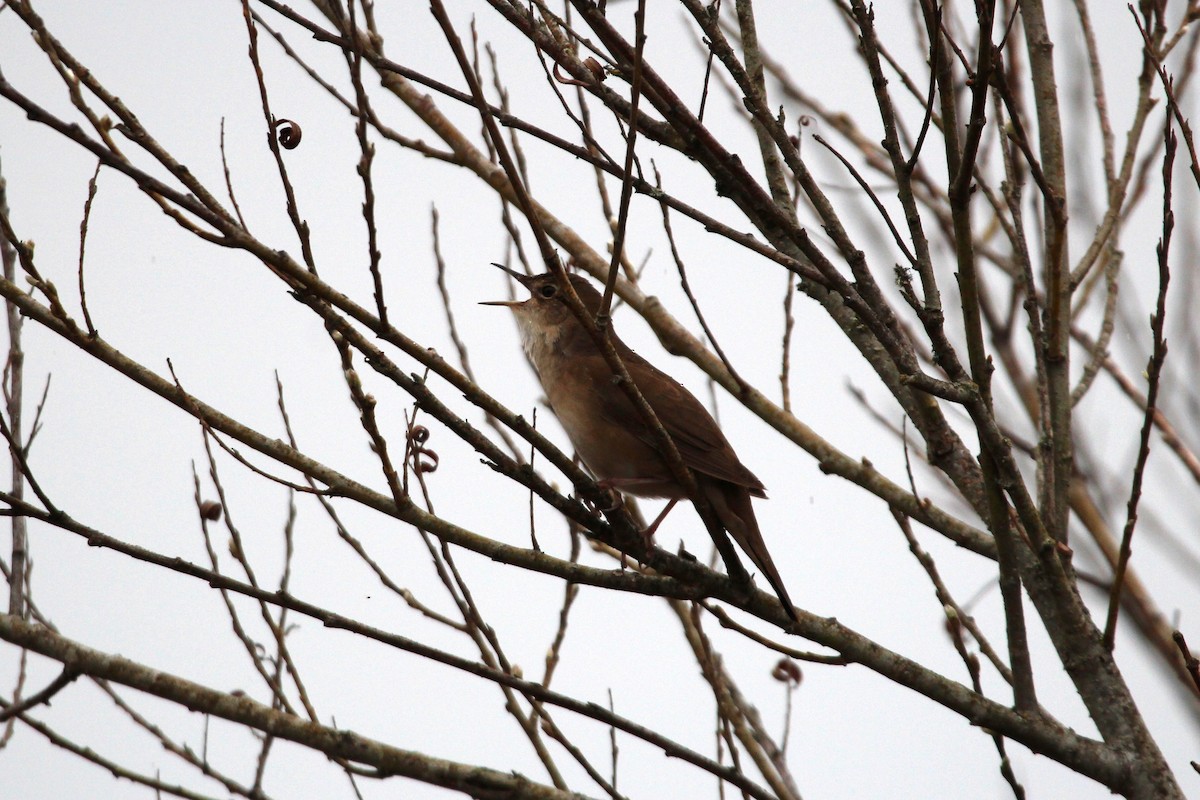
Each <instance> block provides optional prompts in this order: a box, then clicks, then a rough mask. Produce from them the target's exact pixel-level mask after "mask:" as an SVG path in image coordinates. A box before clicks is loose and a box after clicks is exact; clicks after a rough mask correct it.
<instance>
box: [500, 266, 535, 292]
mask: <svg viewBox="0 0 1200 800" xmlns="http://www.w3.org/2000/svg"><path fill="white" fill-rule="evenodd" d="M492 266H493V267H495V268H496V269H499V270H503V271H504V272H507V273H508V274H509V275H511V276H512V277H513V279H514V280H516V282H517V283H519V284H521V285H522V286H524V287H525V288H526V289H528V288H529V282H530V281H531V280H533V278H531V277H530V276H528V275H522V274H521V273H519V272H517V271H516V270H512V269H509V268H508V267H506V266H504V265H503V264H497V263H496V262H495V261H493V262H492Z"/></svg>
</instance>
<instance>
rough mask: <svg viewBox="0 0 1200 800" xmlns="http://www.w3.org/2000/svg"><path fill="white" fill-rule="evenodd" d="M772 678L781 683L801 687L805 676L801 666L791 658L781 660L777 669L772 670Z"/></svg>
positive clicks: (776, 666)
mask: <svg viewBox="0 0 1200 800" xmlns="http://www.w3.org/2000/svg"><path fill="white" fill-rule="evenodd" d="M771 677H772V678H774V679H775V680H777V681H779V682H781V683H790V684H791V685H792V686H799V685H800V681H802V680H803V679H804V674H803V673H802V672H800V665H799V664H797V663H796V662H795V661H792V660H791V659H790V658H781V659H779V663H778V664H776V665H775V669H773V670H771Z"/></svg>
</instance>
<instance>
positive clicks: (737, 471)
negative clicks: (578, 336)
mask: <svg viewBox="0 0 1200 800" xmlns="http://www.w3.org/2000/svg"><path fill="white" fill-rule="evenodd" d="M595 357H596V358H601V356H600V355H599V354H597V355H596V356H595ZM621 358H622V359H623V360H624V362H625V365H626V369H629V370H630V372H631V374H633V375H634V379H635V380H637V377H638V375H639V374H640V375H641V376H644V377H643V381H652V382H653V384H654V390H653V391H647V390H646V389H643V392H642V396H643V397H645V398H646V401H647V402H648V403H649V404H650V407H651V408H652V409H654V413H655V415H656V416H657V417H658V419H659V422H661V423H662V425H663V428H665V429H666V431H667V433H668V434H669V435H670V436H671V440H672V441H673V442H674V443H675V449H677V450H678V451H679V455H680V457H681V458H682V459H683V462H684V463H685V464H687V466H688V467H690V468H691V469H694V470H696V471H697V472H700V473H703V474H705V475H709V476H711V477H714V478H717V479H719V480H723V481H729V482H730V483H733V484H737V485H738V486H745V487H746V488H747V489H749V490H750V491H751V494H754V495H757V496H765V494H764V493H763V492H764V487H763V485H762V481H760V480H759V479H758V478H757V477H755V475H754V473H753V472H751V471H750V470H749V469H748V468H747V467H746V466H745V465H744V464H743V463H742V462H741V461H740V460H738V457H737V454H736V453H734V451H733V447H732V446H730V444H729V441H728V440H727V439H726V438H725V435H724V434H723V433H721V429H720V427H718V426H717V423H716V421H715V420H714V419H713V418H712V416H711V415H710V414H709V413H708V411H707V409H705V408H704V406H703V405H701V403H700V401H699V400H697V399H696V397H695V395H693V394H692V393H691V392H689V391H688V390H687V389H686V388H684V386H683V385H682V384H680V383H679V382H678V381H676V380H674V379H672V378H671V377H670V376H668V375H666V374H665V373H663V372H662V371H661V370H659V369H657V368H656V367H655V366H654V365H653V364H651V363H650V362H648V361H646V360H645V359H644V358H642V357H641V356H639V355H637V354H636V353H634V352H633V351H632V350H629V349H628V348H622V352H621ZM601 374H603V373H602V372H601ZM600 395H601V396H602V397H603V398H605V402H604V403H603V406H604V414H605V416H606V417H608V418H609V419H610V420H611V421H613V422H615V423H618V424H621V425H623V426H625V428H626V430H629V431H630V432H632V433H633V434H634V435H635V436H637V437H638V438H639V439H641V440H642V441H643V442H645V443H646V444H648V445H650V446H651V447H654V448H656V449H657V444H656V443H655V437H654V433H653V432H652V431H651V430H650V427H649V426H648V425H647V424H646V422H645V420H643V419H642V415H641V414H640V413H638V410H637V408H636V407H635V406H634V405H633V402H632V401H631V400H630V399H629V398H628V397H627V396H626V395H625V393H624V392H623V391H616V392H613V391H607V392H601V393H600Z"/></svg>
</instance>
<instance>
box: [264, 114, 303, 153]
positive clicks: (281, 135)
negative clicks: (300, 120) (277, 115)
mask: <svg viewBox="0 0 1200 800" xmlns="http://www.w3.org/2000/svg"><path fill="white" fill-rule="evenodd" d="M271 127H272V129H273V130H274V132H275V141H277V142H279V146H280V147H282V148H283V149H284V150H295V149H296V148H297V147H299V146H300V138H301V137H302V136H303V135H304V132H303V131H301V130H300V126H299V125H297V124H296V123H295V122H293V121H292V120H290V119H277V120H275V124H274V125H272V126H271Z"/></svg>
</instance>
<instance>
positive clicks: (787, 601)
mask: <svg viewBox="0 0 1200 800" xmlns="http://www.w3.org/2000/svg"><path fill="white" fill-rule="evenodd" d="M701 487H702V488H703V490H704V493H705V495H707V497H708V501H709V502H710V503H711V504H712V507H713V511H715V512H716V514H717V519H719V520H720V521H721V524H722V525H724V526H725V529H726V530H727V531H729V535H730V536H732V537H733V540H734V541H735V542H737V543H738V547H740V548H742V551H743V552H745V553H746V555H748V556H750V560H751V561H753V562H754V564H755V566H757V567H758V568H759V570H761V571H762V574H763V576H764V577H765V578H766V579H767V582H768V583H769V584H771V588H772V589H774V590H775V594H776V595H777V596H778V597H779V602H780V603H782V604H783V610H784V611H786V612H787V615H788V616H789V617H791V618H792V620H793V621H794V620H795V619H796V609H795V608H794V607H793V606H792V600H791V598H790V597H788V593H787V589H786V588H784V585H783V579H782V578H780V577H779V570H778V569H776V568H775V562H774V561H773V560H772V559H771V554H770V553H769V552H767V544H766V542H764V541H763V537H762V532H761V531H760V530H759V528H758V519H757V518H756V517H755V516H754V507H753V506H752V505H751V504H750V493H749V492H748V491H747V490H746V488H745V487H743V486H737V485H735V484H732V483H728V482H726V481H717V480H706V481H702V483H701Z"/></svg>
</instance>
